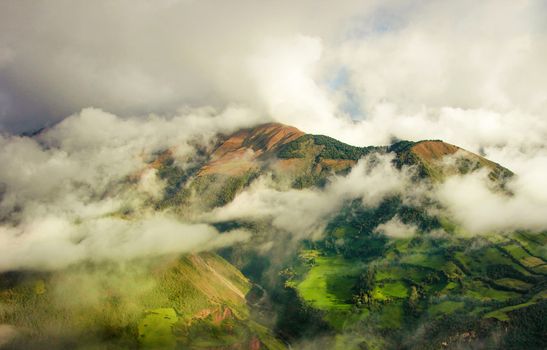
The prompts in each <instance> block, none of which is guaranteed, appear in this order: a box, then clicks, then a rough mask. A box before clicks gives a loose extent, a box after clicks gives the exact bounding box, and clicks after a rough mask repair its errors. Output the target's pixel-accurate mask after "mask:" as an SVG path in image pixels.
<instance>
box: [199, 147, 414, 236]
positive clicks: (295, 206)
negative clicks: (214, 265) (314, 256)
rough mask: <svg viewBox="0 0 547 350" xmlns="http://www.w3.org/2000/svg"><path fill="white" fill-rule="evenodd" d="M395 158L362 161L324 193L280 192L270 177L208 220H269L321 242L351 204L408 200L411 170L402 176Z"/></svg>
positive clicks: (337, 178) (372, 205)
mask: <svg viewBox="0 0 547 350" xmlns="http://www.w3.org/2000/svg"><path fill="white" fill-rule="evenodd" d="M392 159H393V155H391V154H388V155H379V156H376V155H374V156H369V157H365V158H363V159H361V160H360V161H359V162H358V163H357V164H356V165H355V167H354V168H353V169H352V170H351V172H350V173H349V174H348V175H347V176H336V177H334V178H333V179H332V181H331V182H330V183H329V184H328V185H327V186H326V187H325V188H324V189H317V188H312V189H302V190H296V189H289V190H278V189H276V188H275V186H274V185H273V184H272V183H271V180H270V179H269V178H267V177H263V178H261V179H259V180H258V181H255V182H254V183H253V184H252V185H251V186H250V187H249V188H248V189H246V190H244V191H243V192H242V193H240V194H239V195H237V196H236V198H235V199H234V200H233V201H232V202H231V203H229V204H227V205H226V206H224V207H222V208H218V209H216V210H215V211H213V212H212V213H211V214H206V215H205V216H206V217H208V219H209V220H232V219H241V218H250V219H269V220H271V223H272V225H273V226H274V227H276V228H279V229H282V230H285V231H288V232H291V233H293V234H294V235H295V236H296V237H299V238H301V237H310V236H313V237H318V236H320V235H321V234H322V230H323V229H324V227H325V225H326V224H327V222H328V220H329V219H330V218H331V217H332V215H334V214H335V213H336V211H337V210H338V209H340V207H341V206H342V205H343V204H344V202H345V201H348V200H352V199H358V198H360V199H361V200H362V201H363V204H364V205H365V206H370V207H374V206H377V205H378V204H379V203H380V201H381V200H382V199H383V198H385V197H387V196H390V195H397V194H402V193H404V192H405V190H406V189H407V186H408V185H409V175H410V172H409V171H410V170H409V169H406V168H405V169H404V170H403V171H399V170H398V169H396V168H395V167H394V166H393V164H392V163H391V161H392Z"/></svg>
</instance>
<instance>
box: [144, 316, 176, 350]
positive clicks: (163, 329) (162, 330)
mask: <svg viewBox="0 0 547 350" xmlns="http://www.w3.org/2000/svg"><path fill="white" fill-rule="evenodd" d="M177 321H178V317H177V313H176V312H175V310H174V309H172V308H159V309H152V310H148V312H147V313H146V316H145V317H144V319H143V320H142V321H141V322H140V323H139V327H138V332H139V342H140V343H141V345H142V346H143V347H145V348H155V349H157V348H162V349H173V348H174V347H175V346H176V344H177V340H176V338H175V336H174V335H173V329H172V328H173V325H174V324H175V323H177Z"/></svg>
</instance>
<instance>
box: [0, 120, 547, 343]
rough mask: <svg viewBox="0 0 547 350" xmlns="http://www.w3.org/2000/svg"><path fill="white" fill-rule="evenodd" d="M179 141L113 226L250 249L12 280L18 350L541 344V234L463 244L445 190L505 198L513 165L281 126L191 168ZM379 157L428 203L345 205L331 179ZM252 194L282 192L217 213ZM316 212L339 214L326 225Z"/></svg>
mask: <svg viewBox="0 0 547 350" xmlns="http://www.w3.org/2000/svg"><path fill="white" fill-rule="evenodd" d="M175 147H176V145H173V148H171V149H167V150H164V151H163V152H159V153H158V154H155V155H151V156H150V162H149V163H148V164H147V168H146V169H143V170H142V172H139V173H137V174H134V175H133V176H130V177H129V178H128V179H127V181H126V182H127V183H126V188H127V190H128V191H131V190H132V189H134V186H137V185H138V184H139V181H140V178H141V177H142V176H143V174H145V173H146V172H147V171H153V172H154V174H157V176H158V178H159V180H160V181H161V182H162V183H164V184H165V188H164V190H163V193H161V194H158V196H156V197H154V198H151V199H149V200H148V201H146V202H145V203H144V208H132V210H124V211H123V212H122V213H118V212H116V213H112V215H118V216H120V217H123V218H124V220H131V219H132V218H134V217H135V216H138V215H140V214H141V213H142V212H145V211H162V212H163V211H166V212H170V213H171V214H176V215H178V216H179V218H180V219H181V220H187V221H189V222H200V220H202V219H203V218H205V219H204V220H207V221H206V223H207V224H210V225H212V226H214V227H215V228H216V229H218V231H219V232H221V233H224V232H230V231H232V230H234V229H241V230H245V231H246V232H247V233H249V234H250V235H251V238H250V239H249V240H248V241H244V242H241V243H237V244H233V245H231V246H229V247H224V248H221V249H218V250H217V251H215V252H211V253H201V254H184V255H182V256H179V257H165V258H154V259H143V260H139V261H130V262H125V263H123V264H97V263H91V262H90V263H83V264H80V265H77V266H71V267H69V268H67V269H65V270H59V271H55V272H51V273H38V272H31V271H30V272H10V273H5V274H3V275H1V276H0V324H9V325H13V326H15V327H16V329H17V330H18V331H19V332H20V333H21V335H20V336H19V337H18V338H16V340H15V343H12V344H11V345H12V347H13V348H25V349H26V348H30V349H32V348H41V347H43V345H44V344H47V345H48V346H49V347H51V348H61V347H71V348H77V347H79V346H81V347H85V346H89V347H98V348H101V347H107V348H120V349H123V348H135V347H143V348H183V349H219V350H220V349H234V350H235V349H252V350H258V349H283V348H286V345H285V344H286V343H291V344H292V348H294V349H317V348H324V349H348V350H351V349H403V348H404V349H439V348H443V349H444V348H448V349H461V348H506V349H518V348H527V349H542V348H545V346H546V339H545V337H544V334H545V332H546V330H545V322H543V320H544V319H545V317H546V315H547V311H546V310H547V254H546V251H545V246H546V245H547V233H546V232H543V233H533V232H501V233H488V232H487V233H484V234H482V235H475V236H473V235H463V234H461V233H462V232H463V230H462V229H461V227H459V226H458V224H457V223H456V222H455V220H453V219H452V218H451V217H450V215H449V213H448V212H447V211H446V210H445V208H444V207H443V206H442V204H441V203H439V202H438V201H437V200H436V199H435V196H434V195H433V194H434V192H435V189H436V188H437V186H440V185H442V184H443V182H444V181H445V180H447V179H449V178H450V177H451V176H454V175H464V174H470V173H473V172H476V171H485V172H487V173H488V176H489V178H490V180H491V183H492V184H494V185H495V186H490V187H491V190H492V191H498V192H499V194H500V195H501V196H510V195H511V194H510V193H509V192H508V191H506V190H505V188H504V184H505V181H507V180H508V179H510V177H511V176H513V174H512V173H511V172H510V171H509V170H507V169H505V168H503V167H502V166H501V165H499V164H496V163H494V162H491V161H489V160H487V159H485V158H484V157H481V156H479V155H477V154H474V153H472V152H469V151H466V150H464V149H461V148H459V147H457V146H455V145H450V144H448V143H445V142H442V141H437V140H434V141H431V140H426V141H420V142H411V141H399V142H396V143H394V144H392V145H389V146H369V147H355V146H351V145H348V144H345V143H343V142H340V141H338V140H335V139H333V138H330V137H327V136H323V135H310V134H305V133H303V132H301V131H299V130H298V129H296V128H293V127H290V126H286V125H282V124H275V123H270V124H265V125H260V126H257V127H255V128H249V129H245V130H241V131H239V132H236V133H234V134H233V135H218V143H217V146H216V147H215V148H214V149H212V150H208V148H207V147H201V148H199V150H198V151H197V152H196V154H195V155H193V157H192V159H190V160H188V161H187V163H184V164H181V163H180V160H175V158H174V157H175V156H174V153H175V152H173V149H174V148H175ZM363 159H364V160H363ZM380 159H387V161H386V162H387V165H388V166H389V168H393V169H394V171H393V172H390V173H389V174H391V176H400V177H405V179H404V181H403V182H405V181H408V182H410V183H409V184H408V186H407V187H409V188H411V189H412V188H419V189H421V191H418V192H416V193H411V196H407V195H406V193H404V192H402V191H406V190H407V187H404V186H401V187H403V189H400V190H397V191H388V192H386V193H385V194H384V195H383V196H380V197H378V198H379V199H378V201H377V203H376V202H365V201H364V200H363V198H366V197H367V196H368V193H362V194H359V196H361V197H359V196H357V195H355V196H353V195H349V196H345V197H344V196H340V197H337V195H338V194H337V192H336V191H333V190H332V187H331V186H332V184H333V183H334V184H335V183H336V182H337V181H340V180H341V179H342V180H343V179H346V178H348V177H351V174H352V171H353V170H355V169H357V170H356V171H361V172H363V174H359V175H360V177H356V179H358V180H359V181H365V180H366V176H367V175H370V171H371V169H374V168H375V167H376V166H378V164H381V160H380ZM360 162H361V163H360ZM363 165H364V166H363ZM395 170H397V171H398V172H397V171H395ZM394 174H395V175H394ZM407 177H408V178H407ZM352 179H353V180H355V178H352ZM388 180H389V179H387V178H385V177H379V182H378V183H374V186H373V187H370V188H369V191H373V190H376V187H381V186H382V182H383V181H388ZM255 182H258V185H260V186H256V188H255V187H254V184H255ZM349 184H350V185H348V186H346V187H344V190H345V191H349V192H352V191H354V190H355V191H356V192H357V191H358V187H359V185H360V184H359V183H355V182H353V183H349ZM265 186H266V187H265ZM268 186H269V187H268ZM264 187H265V191H264V192H259V191H260V190H261V189H262V190H264ZM397 188H399V187H397ZM348 189H349V190H348ZM247 190H249V192H251V194H252V193H253V191H257V192H258V196H257V197H249V196H247V197H246V199H249V198H251V199H252V200H256V198H258V199H259V200H260V199H261V198H262V196H267V195H271V194H273V195H275V196H276V197H274V200H270V201H266V203H267V205H265V206H260V204H262V203H261V202H252V201H251V203H252V204H253V205H254V206H257V207H258V208H259V209H260V210H261V211H262V212H265V213H266V215H262V216H260V215H254V216H253V215H248V216H245V215H242V216H238V217H237V218H236V219H230V220H227V219H217V218H216V217H215V216H214V215H213V214H214V213H215V212H216V210H221V209H223V207H224V206H226V205H228V204H230V203H232V202H233V201H234V199H236V198H237V197H238V196H239V195H242V196H244V195H245V194H242V192H245V191H247ZM329 191H330V192H329ZM255 193H256V192H255ZM344 193H345V192H344ZM246 194H247V195H249V193H246ZM287 194H288V195H287ZM301 194H302V196H300V195H301ZM350 194H351V193H350ZM290 196H292V197H294V198H289V200H286V197H290ZM329 196H331V197H329ZM420 196H421V197H420ZM324 198H327V199H328V200H327V201H325V200H324ZM293 199H294V201H292V200H293ZM236 201H237V199H236ZM314 201H317V202H320V203H319V204H321V205H322V206H321V205H320V206H318V207H317V208H319V209H322V208H324V207H327V208H330V210H331V211H326V214H324V215H322V216H317V217H314V216H313V215H312V214H314V212H313V208H316V207H315V206H314V204H316V203H309V202H314ZM338 201H339V203H338ZM324 202H335V205H332V206H331V205H330V204H331V203H327V204H325V203H324ZM237 203H238V202H237ZM237 203H236V204H237ZM294 203H296V206H294V207H290V209H291V210H294V211H296V212H297V213H300V211H299V208H300V206H310V208H312V209H310V210H308V211H302V214H301V215H297V216H294V217H293V216H291V219H290V220H294V221H300V220H302V221H305V220H307V219H308V218H307V217H305V216H311V217H312V218H313V219H314V220H316V221H319V222H320V224H318V225H316V226H314V229H315V231H314V232H312V234H310V233H309V232H298V233H295V232H289V231H288V230H285V229H284V227H285V226H282V225H281V226H280V225H276V223H278V222H277V221H279V220H281V221H282V219H285V221H289V219H286V218H284V217H281V216H282V215H284V213H285V211H283V210H278V209H280V208H275V206H285V205H287V206H289V205H291V204H292V205H294ZM268 206H270V207H268ZM249 208H250V209H248V210H249V211H253V210H254V209H255V208H254V207H253V206H250V207H249ZM236 209H237V208H236ZM319 209H317V210H319ZM259 213H260V211H259ZM243 214H245V213H243ZM276 220H277V221H276ZM323 221H324V222H323ZM283 223H284V224H287V223H286V222H283ZM317 231H319V232H317ZM281 339H283V341H281Z"/></svg>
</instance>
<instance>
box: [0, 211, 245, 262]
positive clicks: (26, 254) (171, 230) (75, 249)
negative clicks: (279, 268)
mask: <svg viewBox="0 0 547 350" xmlns="http://www.w3.org/2000/svg"><path fill="white" fill-rule="evenodd" d="M248 238H249V235H248V233H246V232H244V231H234V232H228V233H225V234H222V235H219V233H218V232H217V231H216V230H215V229H214V228H212V227H211V226H208V225H205V224H187V223H183V222H180V221H178V220H177V219H176V218H173V217H169V216H165V215H163V214H150V215H147V216H145V217H141V218H139V219H137V220H124V219H120V218H116V217H101V218H97V219H88V220H85V221H83V222H81V223H78V222H76V223H75V222H71V221H69V220H68V219H66V218H61V217H45V218H38V219H35V220H28V221H27V222H26V223H25V224H23V225H19V226H17V227H8V226H1V227H0V242H1V246H2V254H1V258H0V270H1V271H6V270H11V269H21V268H23V269H58V268H63V267H66V266H68V265H71V264H75V263H78V262H81V261H94V262H103V261H127V260H130V259H135V258H148V257H156V256H162V255H170V254H180V253H188V252H199V251H204V250H207V249H212V248H220V247H223V246H226V245H229V244H233V243H235V242H241V241H244V240H247V239H248Z"/></svg>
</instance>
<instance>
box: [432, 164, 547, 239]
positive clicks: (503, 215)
mask: <svg viewBox="0 0 547 350" xmlns="http://www.w3.org/2000/svg"><path fill="white" fill-rule="evenodd" d="M488 182H489V180H488V179H487V174H486V173H485V172H482V171H481V172H476V173H472V174H469V175H465V176H454V177H451V178H449V179H447V180H446V182H445V183H443V184H442V185H441V186H440V187H439V188H438V189H437V193H436V195H437V198H438V199H439V201H440V202H441V204H443V205H444V206H445V207H446V208H447V209H448V212H449V213H450V214H451V216H450V217H451V218H453V219H454V220H456V221H457V222H458V223H459V224H461V225H462V226H463V227H464V229H465V230H467V231H468V232H469V233H473V234H475V233H491V232H511V231H515V230H523V229H524V230H531V231H536V232H537V231H544V230H545V229H546V228H547V218H546V217H545V212H546V210H547V196H545V193H544V192H543V191H537V190H536V188H535V183H532V184H530V183H528V182H527V178H526V177H522V178H520V177H517V178H516V179H514V180H512V181H510V182H509V183H508V184H507V188H508V189H509V190H510V191H511V192H512V193H513V194H512V195H507V194H505V193H500V192H499V191H497V192H495V191H493V190H491V189H490V188H489V187H490V186H489V184H488Z"/></svg>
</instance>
